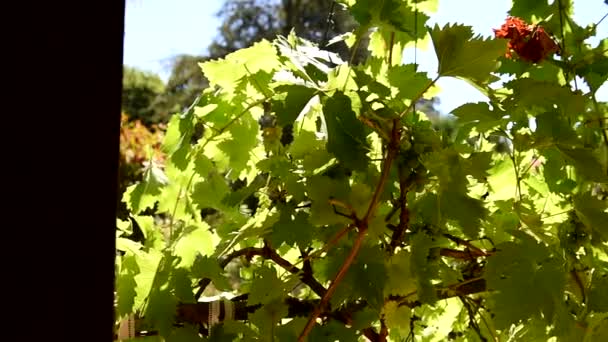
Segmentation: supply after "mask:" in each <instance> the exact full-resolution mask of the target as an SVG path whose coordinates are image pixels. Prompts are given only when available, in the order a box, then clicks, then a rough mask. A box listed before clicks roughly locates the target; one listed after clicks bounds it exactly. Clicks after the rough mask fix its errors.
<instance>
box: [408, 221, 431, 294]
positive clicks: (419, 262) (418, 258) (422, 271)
mask: <svg viewBox="0 0 608 342" xmlns="http://www.w3.org/2000/svg"><path fill="white" fill-rule="evenodd" d="M411 246H412V254H411V257H410V272H411V274H412V275H414V276H415V277H416V288H417V290H418V291H417V293H418V298H419V300H420V302H421V303H425V304H430V305H432V304H433V303H435V302H436V301H437V292H436V291H435V287H434V286H433V283H432V282H431V280H432V279H433V278H435V276H436V275H437V267H436V265H435V262H433V261H432V256H431V255H430V251H431V248H432V247H435V242H434V241H433V239H432V238H431V237H430V236H429V235H427V234H425V233H424V232H421V233H417V234H415V235H414V236H413V237H412V238H411Z"/></svg>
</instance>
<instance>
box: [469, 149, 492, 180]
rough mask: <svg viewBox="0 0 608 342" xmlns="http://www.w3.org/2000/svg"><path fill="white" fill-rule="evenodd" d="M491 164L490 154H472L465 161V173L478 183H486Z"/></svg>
mask: <svg viewBox="0 0 608 342" xmlns="http://www.w3.org/2000/svg"><path fill="white" fill-rule="evenodd" d="M491 164H492V153H491V152H473V153H471V155H470V156H469V158H467V159H466V167H465V172H466V173H467V174H470V175H471V176H473V177H475V178H476V179H477V180H478V181H480V182H484V183H485V182H486V181H487V177H488V176H489V173H488V170H489V169H490V168H491Z"/></svg>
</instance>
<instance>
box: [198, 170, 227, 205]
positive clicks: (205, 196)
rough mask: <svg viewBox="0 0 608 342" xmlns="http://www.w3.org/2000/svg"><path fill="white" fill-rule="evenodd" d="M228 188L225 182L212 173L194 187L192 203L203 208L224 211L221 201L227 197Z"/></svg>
mask: <svg viewBox="0 0 608 342" xmlns="http://www.w3.org/2000/svg"><path fill="white" fill-rule="evenodd" d="M229 191H230V188H229V186H228V184H227V182H226V180H225V179H224V178H223V177H222V176H220V175H219V174H217V173H212V174H211V175H209V176H208V178H207V179H206V180H204V181H202V182H199V183H197V184H195V185H194V190H193V191H192V202H193V203H194V204H195V205H196V206H198V208H199V209H203V208H208V207H211V208H216V209H225V207H226V206H225V205H224V204H223V203H222V199H223V198H224V197H225V196H226V195H228V192H229Z"/></svg>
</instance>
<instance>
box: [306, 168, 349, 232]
mask: <svg viewBox="0 0 608 342" xmlns="http://www.w3.org/2000/svg"><path fill="white" fill-rule="evenodd" d="M306 191H307V192H308V197H309V198H310V200H311V202H312V203H311V207H310V223H312V224H314V225H326V224H334V223H348V219H347V218H345V217H343V216H340V215H338V214H336V213H335V211H334V209H333V208H332V206H331V205H330V204H329V200H330V199H331V198H334V199H338V200H342V201H344V200H345V199H346V198H347V196H348V193H349V186H348V182H347V181H345V180H344V179H332V178H329V177H327V176H322V175H318V176H313V177H310V179H309V180H308V184H307V189H306Z"/></svg>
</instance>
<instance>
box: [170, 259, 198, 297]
mask: <svg viewBox="0 0 608 342" xmlns="http://www.w3.org/2000/svg"><path fill="white" fill-rule="evenodd" d="M169 286H170V287H171V288H172V289H173V291H174V295H175V297H176V299H177V300H178V301H180V302H182V303H191V302H194V301H195V299H194V293H193V292H192V280H191V279H190V272H188V270H187V269H185V268H175V269H173V270H171V277H170V280H169Z"/></svg>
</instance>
